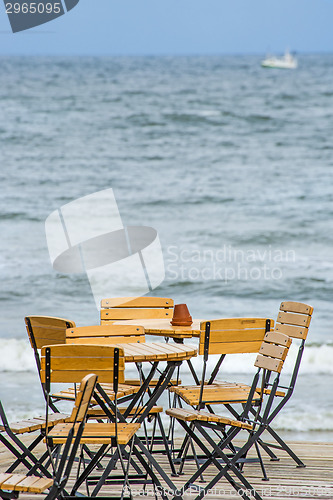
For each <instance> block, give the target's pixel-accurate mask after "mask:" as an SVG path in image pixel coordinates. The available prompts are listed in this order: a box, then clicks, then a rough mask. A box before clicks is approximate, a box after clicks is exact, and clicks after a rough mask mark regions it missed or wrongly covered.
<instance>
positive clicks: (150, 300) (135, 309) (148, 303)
mask: <svg viewBox="0 0 333 500" xmlns="http://www.w3.org/2000/svg"><path fill="white" fill-rule="evenodd" d="M173 306H174V302H173V300H172V299H167V298H163V297H117V298H111V299H102V301H101V324H102V325H105V324H110V323H111V322H114V321H121V320H129V319H152V318H153V319H162V318H170V321H171V319H172V316H173Z"/></svg>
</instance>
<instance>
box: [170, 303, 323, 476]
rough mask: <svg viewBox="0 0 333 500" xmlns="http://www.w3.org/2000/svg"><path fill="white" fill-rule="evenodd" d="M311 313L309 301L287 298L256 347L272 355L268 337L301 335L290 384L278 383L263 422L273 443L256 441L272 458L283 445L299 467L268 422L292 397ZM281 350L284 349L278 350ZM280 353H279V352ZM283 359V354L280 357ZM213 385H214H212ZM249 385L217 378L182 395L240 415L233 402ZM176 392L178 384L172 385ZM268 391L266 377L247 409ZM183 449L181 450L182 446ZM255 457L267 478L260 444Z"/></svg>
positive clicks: (241, 398) (239, 400) (274, 350)
mask: <svg viewBox="0 0 333 500" xmlns="http://www.w3.org/2000/svg"><path fill="white" fill-rule="evenodd" d="M312 313H313V308H312V307H311V306H309V305H308V304H303V303H300V302H290V301H284V302H282V303H281V305H280V311H279V313H278V317H277V322H276V325H275V328H274V330H273V331H271V332H267V333H266V335H265V341H266V342H264V343H263V344H262V345H261V347H260V350H259V353H260V354H263V355H268V356H269V355H270V354H269V353H270V352H272V353H274V354H275V355H277V353H278V348H276V347H271V346H268V345H267V341H269V340H270V339H275V342H276V343H277V344H279V335H280V334H286V335H288V336H289V337H290V338H294V339H300V341H301V342H300V345H299V349H298V354H297V356H296V360H295V365H294V369H293V372H292V375H291V377H290V381H289V385H287V386H283V387H282V386H281V387H277V389H276V391H275V394H274V399H275V400H276V401H278V403H277V404H276V406H275V409H274V411H272V414H271V417H270V421H269V424H266V430H267V431H268V432H269V434H270V435H271V436H272V437H273V438H274V439H275V441H276V443H277V444H275V443H266V442H264V441H262V439H261V438H259V439H258V440H257V444H259V445H260V446H261V447H262V448H263V449H264V450H265V452H266V453H267V454H268V455H269V456H270V458H271V460H276V461H277V460H278V458H277V456H276V455H275V454H274V452H273V449H275V448H277V449H282V450H284V451H286V452H287V453H288V454H289V455H290V457H291V458H293V460H294V461H295V462H296V464H297V466H298V467H305V465H304V463H303V462H302V461H301V460H300V458H299V457H298V456H297V455H296V454H295V453H294V452H293V451H292V450H291V448H290V447H289V446H288V445H287V444H286V443H285V442H284V441H283V440H282V438H281V437H280V436H279V435H278V434H277V433H276V431H274V430H273V429H272V427H271V425H270V422H271V421H272V420H273V419H274V418H275V417H276V416H277V414H278V413H279V412H280V411H281V409H282V408H283V407H284V406H285V404H286V403H287V401H288V400H289V399H290V398H291V396H292V394H293V391H294V388H295V384H296V380H297V375H298V372H299V367H300V363H301V359H302V355H303V351H304V344H305V340H306V337H307V334H308V329H309V325H310V321H311V317H312ZM210 328H211V326H210V325H209V324H208V325H207V324H206V330H205V331H206V333H205V335H206V352H207V349H209V348H208V347H207V346H208V344H209V341H210V332H209V330H210ZM284 338H285V337H281V339H282V341H284ZM280 352H281V353H284V352H285V351H283V350H281V351H280ZM281 355H282V354H281ZM283 359H284V358H283ZM214 385H216V388H214ZM250 389H251V387H250V386H248V385H246V384H242V383H232V382H216V384H213V386H212V387H207V385H203V386H202V385H201V386H200V387H195V388H193V390H189V391H188V392H186V393H185V392H183V393H182V399H183V400H184V401H186V402H187V403H188V404H190V405H192V406H196V407H197V408H201V407H204V406H207V408H208V409H209V410H210V411H212V405H214V404H223V405H224V406H225V407H226V408H227V409H228V410H229V411H230V413H231V414H232V416H233V417H234V418H236V419H238V418H239V416H240V414H241V413H240V411H239V410H238V409H237V408H235V407H234V406H233V405H234V404H236V403H238V404H239V403H242V404H244V403H245V401H246V400H247V398H248V394H249V392H250ZM172 390H174V391H175V392H177V390H178V388H174V389H172ZM270 394H271V388H270V383H269V381H266V382H265V384H264V386H261V387H257V388H256V391H255V392H254V394H253V401H252V406H251V407H250V410H249V411H250V412H251V413H252V414H256V408H255V406H256V405H257V404H258V402H260V401H261V398H262V397H264V398H268V397H270ZM236 406H237V405H236ZM182 452H183V450H182ZM257 453H258V458H259V461H260V464H261V468H262V472H263V476H264V479H267V475H266V472H265V468H264V465H263V462H262V458H261V455H260V452H259V448H258V447H257Z"/></svg>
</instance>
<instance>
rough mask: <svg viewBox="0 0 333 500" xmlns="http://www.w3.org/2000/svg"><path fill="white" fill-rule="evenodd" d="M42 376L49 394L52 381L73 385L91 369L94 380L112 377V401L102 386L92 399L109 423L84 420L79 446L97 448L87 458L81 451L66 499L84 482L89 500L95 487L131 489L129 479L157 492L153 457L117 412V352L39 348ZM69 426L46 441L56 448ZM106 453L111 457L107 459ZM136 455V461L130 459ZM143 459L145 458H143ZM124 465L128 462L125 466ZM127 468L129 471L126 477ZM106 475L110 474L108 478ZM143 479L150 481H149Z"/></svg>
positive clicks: (120, 358)
mask: <svg viewBox="0 0 333 500" xmlns="http://www.w3.org/2000/svg"><path fill="white" fill-rule="evenodd" d="M41 361H42V373H41V378H42V381H43V383H45V386H46V390H47V391H49V388H50V384H51V382H52V381H53V382H68V381H69V380H72V381H74V380H75V379H76V377H77V374H75V372H77V373H80V372H82V371H84V370H92V369H93V370H94V372H96V373H97V374H98V377H99V380H101V381H103V382H104V383H108V382H110V378H112V388H113V399H112V400H111V398H110V397H109V396H108V395H107V394H106V392H105V391H104V390H103V387H102V386H101V385H100V384H99V383H98V384H97V386H96V390H95V393H94V396H93V398H92V401H93V400H95V402H97V403H98V404H100V406H101V408H102V409H103V410H104V412H105V414H107V415H108V416H109V419H110V421H109V422H97V423H94V422H90V421H89V422H87V423H86V424H85V428H84V431H83V434H82V436H81V438H80V443H81V444H82V445H84V446H89V445H93V444H96V445H98V446H99V448H98V450H97V451H96V452H95V454H94V456H89V460H88V463H87V460H86V459H85V457H84V448H83V447H82V453H81V461H80V465H83V470H82V472H81V471H80V468H79V470H78V473H77V480H76V482H75V484H74V486H73V488H72V491H71V496H74V495H77V494H78V489H79V488H80V486H81V485H82V484H83V483H86V485H87V488H88V491H89V487H90V486H94V489H93V491H92V493H91V495H90V494H89V493H88V497H89V498H95V497H96V496H97V494H98V492H99V491H100V489H101V488H102V487H103V486H104V485H105V484H110V482H111V484H113V482H115V483H116V484H119V482H120V481H121V482H122V484H123V493H122V495H121V497H123V494H124V491H125V490H124V488H126V487H127V488H128V489H129V491H130V482H131V480H132V479H133V480H134V481H135V484H139V483H143V484H147V483H151V482H153V484H154V485H155V487H158V488H160V489H162V485H161V483H160V481H159V479H158V478H157V476H156V474H155V472H154V471H153V469H152V467H154V468H155V469H157V470H158V471H159V472H160V474H161V475H162V477H163V478H164V479H166V480H167V481H169V479H168V477H167V475H166V474H165V472H164V471H163V469H162V468H161V467H160V465H159V464H158V463H157V461H156V460H155V459H154V458H153V457H152V455H151V454H150V452H149V450H148V449H147V448H145V447H144V445H143V444H142V442H141V440H140V439H139V438H138V437H137V436H136V433H137V431H138V430H139V428H140V426H141V424H140V423H137V422H130V423H128V422H126V420H125V418H124V416H123V415H122V413H121V412H120V411H118V410H119V406H118V403H120V402H121V399H119V400H118V395H119V394H120V395H122V390H120V388H121V386H122V384H123V382H124V368H125V362H124V352H123V350H122V349H121V348H117V347H112V346H96V345H59V346H50V347H45V348H43V349H42V360H41ZM67 428H68V424H62V425H57V426H55V427H54V428H53V429H52V431H51V432H49V433H48V435H47V439H48V442H49V443H50V444H51V445H53V446H55V445H59V444H62V443H63V441H64V439H65V436H64V434H65V435H66V429H67ZM110 454H111V455H110ZM134 456H135V458H136V460H134V459H133V457H134ZM144 456H146V457H147V459H146V460H145V459H144ZM106 457H107V458H108V463H107V464H106V466H105V468H104V471H103V473H102V474H99V475H95V474H94V475H93V472H95V469H96V467H97V466H98V465H99V464H100V462H101V460H103V459H104V458H106ZM119 461H120V463H121V469H122V475H121V476H119V474H118V473H117V471H116V472H115V467H116V464H117V463H118V462H119ZM125 461H127V464H125ZM131 468H132V469H133V473H132V474H130V471H131ZM110 475H111V476H110ZM148 476H149V477H150V479H148Z"/></svg>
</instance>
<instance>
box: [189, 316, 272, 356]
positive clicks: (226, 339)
mask: <svg viewBox="0 0 333 500" xmlns="http://www.w3.org/2000/svg"><path fill="white" fill-rule="evenodd" d="M207 323H208V322H207V321H204V322H202V323H201V324H200V343H199V354H205V346H206V349H208V352H207V354H229V353H233V352H237V353H242V352H258V351H259V348H260V346H261V343H262V341H263V338H264V336H265V333H266V332H268V331H269V330H270V329H271V328H272V327H273V325H274V321H273V320H272V319H269V318H223V319H215V320H211V321H209V324H210V332H209V337H208V339H207V328H206V327H207Z"/></svg>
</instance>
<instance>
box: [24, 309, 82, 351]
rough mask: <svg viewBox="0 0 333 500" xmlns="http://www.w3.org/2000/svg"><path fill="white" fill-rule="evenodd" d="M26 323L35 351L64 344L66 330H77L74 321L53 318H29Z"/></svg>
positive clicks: (25, 319)
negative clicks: (47, 346)
mask: <svg viewBox="0 0 333 500" xmlns="http://www.w3.org/2000/svg"><path fill="white" fill-rule="evenodd" d="M24 321H25V324H26V328H27V332H28V336H29V340H30V344H31V347H32V348H33V349H34V350H35V349H41V348H42V347H44V346H45V345H52V344H64V343H65V342H66V329H67V328H75V323H74V321H70V320H68V319H63V318H55V317H53V316H27V317H26V318H24Z"/></svg>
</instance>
